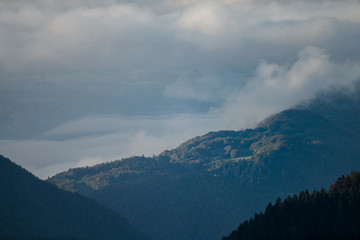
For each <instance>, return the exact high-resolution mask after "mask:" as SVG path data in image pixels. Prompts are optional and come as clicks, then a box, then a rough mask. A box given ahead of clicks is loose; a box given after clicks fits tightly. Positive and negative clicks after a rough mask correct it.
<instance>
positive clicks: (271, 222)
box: [223, 171, 360, 240]
mask: <svg viewBox="0 0 360 240" xmlns="http://www.w3.org/2000/svg"><path fill="white" fill-rule="evenodd" d="M359 238H360V173H359V172H357V171H354V172H352V173H351V174H350V175H349V176H347V177H344V176H342V177H341V178H339V179H338V180H337V181H336V183H335V184H333V185H332V186H331V187H330V190H329V191H328V192H326V191H325V190H324V189H322V190H321V191H320V192H319V191H314V192H313V193H312V194H310V193H309V191H308V190H305V191H302V192H300V194H299V195H298V196H297V195H296V194H294V195H293V196H288V197H287V198H286V199H285V200H284V201H281V200H280V198H278V199H277V201H276V203H275V205H274V206H273V205H272V204H271V203H269V205H268V206H267V208H266V210H265V212H264V213H260V214H255V216H254V218H251V219H250V220H249V221H245V222H243V223H242V224H241V225H240V226H239V227H238V229H237V230H236V231H233V232H232V233H231V234H230V235H229V236H228V237H226V238H223V240H246V239H255V240H256V239H269V240H271V239H274V240H275V239H276V240H278V239H359Z"/></svg>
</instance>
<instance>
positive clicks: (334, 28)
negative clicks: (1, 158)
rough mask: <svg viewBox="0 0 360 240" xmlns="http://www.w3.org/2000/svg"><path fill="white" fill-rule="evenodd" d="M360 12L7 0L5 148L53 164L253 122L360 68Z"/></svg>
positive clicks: (1, 114)
mask: <svg viewBox="0 0 360 240" xmlns="http://www.w3.org/2000/svg"><path fill="white" fill-rule="evenodd" d="M359 12H360V3H359V1H355V0H345V1H322V0H319V1H287V0H284V1H282V0H278V1H270V0H255V1H250V0H224V1H217V0H208V1H206V0H149V1H141V0H134V1H128V0H119V1H114V0H104V1H95V0H90V1H86V3H84V2H83V1H70V0H64V1H42V0H34V1H24V0H17V1H10V0H9V1H6V0H4V1H1V2H0V35H1V38H0V83H1V84H0V102H1V103H0V123H1V124H0V133H1V134H2V136H3V140H1V142H0V151H1V153H3V154H5V155H9V156H10V157H11V158H12V159H13V160H15V161H17V162H19V163H22V164H23V165H24V166H27V167H29V169H33V171H34V172H35V173H37V174H39V175H41V176H42V177H47V175H49V174H50V175H51V174H54V173H55V172H56V171H59V170H64V168H67V167H70V166H71V167H74V166H76V164H80V165H83V164H86V163H91V162H97V161H108V160H113V159H115V158H120V157H126V156H129V155H133V154H150V155H151V154H153V153H155V154H157V153H159V152H160V151H162V150H164V149H165V148H172V147H175V146H176V145H177V144H180V143H181V142H182V141H184V140H186V139H188V138H190V137H193V136H194V135H199V134H203V133H206V132H207V131H210V130H219V129H239V128H243V127H245V126H249V124H252V123H255V122H257V121H260V120H261V119H262V118H263V117H266V116H268V115H269V114H272V113H275V112H277V111H280V110H282V109H284V108H287V107H290V106H292V105H294V104H296V103H298V102H299V101H302V100H305V99H307V98H310V97H311V96H313V95H314V94H315V93H316V92H317V91H321V90H323V89H326V88H328V87H329V86H332V85H346V84H348V83H349V82H351V81H352V80H354V79H356V78H358V77H359V75H360V73H359V70H358V69H360V68H359V62H360V48H359V47H358V42H359V39H360V15H359ZM308 46H313V47H308ZM297 53H298V55H297ZM34 76H35V77H34ZM153 99H155V100H153ZM197 105H198V106H199V107H197ZM169 112H170V113H173V115H170V114H166V113H169ZM184 112H185V113H186V114H181V113H184ZM111 114H112V115H111ZM114 114H118V115H114ZM50 115H51V117H49V119H50V120H51V121H53V123H52V124H49V123H48V122H46V121H44V122H45V123H46V124H43V121H41V120H43V119H44V118H46V117H47V116H50ZM129 115H131V117H130V116H129ZM144 115H145V116H144ZM149 115H151V117H150V116H149ZM50 120H49V121H50ZM39 126H43V127H42V128H41V127H39ZM32 129H37V131H35V132H36V133H37V134H35V136H34V135H31V134H30V135H31V136H32V137H33V138H32V139H28V140H21V139H20V140H19V141H9V140H4V139H6V138H7V135H6V134H5V133H7V132H11V131H14V132H17V133H21V132H26V131H28V132H31V130H32ZM38 129H40V130H38ZM39 132H41V133H39ZM25 135H26V134H25ZM26 136H28V135H26ZM39 139H41V140H39Z"/></svg>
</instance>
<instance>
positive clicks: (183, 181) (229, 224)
mask: <svg viewBox="0 0 360 240" xmlns="http://www.w3.org/2000/svg"><path fill="white" fill-rule="evenodd" d="M358 149H360V87H359V84H355V85H354V87H353V89H352V90H349V89H341V90H339V89H336V90H334V91H331V92H326V93H323V94H321V95H319V96H318V97H317V98H315V99H313V100H312V101H310V102H307V103H304V104H302V105H299V106H297V107H295V108H293V109H289V110H286V111H283V112H280V113H278V114H275V115H273V116H271V117H269V118H267V119H265V120H264V121H263V122H261V123H260V124H259V125H258V126H257V127H256V128H254V129H246V130H241V131H220V132H210V133H208V134H206V135H204V136H199V137H195V138H193V139H191V140H189V141H187V142H185V143H183V144H182V145H180V146H179V147H178V148H176V149H173V150H167V151H164V152H163V153H161V154H160V155H159V156H155V157H151V158H146V157H131V158H126V159H122V160H118V161H114V162H110V163H105V164H100V165H96V166H94V167H86V168H77V169H70V170H69V171H67V172H63V173H60V174H58V175H56V176H54V177H52V178H51V179H49V181H50V182H51V183H54V184H56V185H57V186H58V187H60V188H62V189H65V190H68V191H72V192H78V193H81V194H83V195H87V196H89V197H91V198H93V199H96V200H97V201H99V202H100V203H102V204H104V205H105V206H108V207H110V208H111V209H113V210H115V211H118V212H120V213H122V214H123V215H124V216H125V218H127V219H128V220H129V221H130V222H131V223H132V224H134V226H136V227H137V228H138V229H140V230H141V231H143V232H145V233H146V234H148V235H150V236H151V237H152V238H153V239H175V240H176V239H220V238H221V236H223V235H226V234H228V233H229V232H230V231H232V230H233V229H234V228H235V227H236V225H238V224H239V223H240V222H241V221H243V220H245V219H247V218H249V217H250V216H251V215H252V214H253V213H254V212H256V211H260V210H261V209H263V208H264V206H265V205H266V204H267V202H268V201H269V200H271V199H274V198H275V197H277V196H282V197H283V196H287V195H288V194H291V193H294V192H298V191H300V190H301V189H305V188H307V189H310V190H311V189H314V188H320V187H322V186H327V185H329V184H330V183H331V182H333V181H335V179H336V178H337V177H338V176H341V175H342V174H345V173H347V172H350V171H352V170H356V169H360V152H359V151H358Z"/></svg>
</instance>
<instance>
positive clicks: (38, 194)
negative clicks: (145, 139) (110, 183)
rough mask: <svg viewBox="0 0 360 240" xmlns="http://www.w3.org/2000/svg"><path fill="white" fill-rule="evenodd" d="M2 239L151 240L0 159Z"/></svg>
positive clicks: (86, 201) (116, 216) (89, 201)
mask: <svg viewBox="0 0 360 240" xmlns="http://www.w3.org/2000/svg"><path fill="white" fill-rule="evenodd" d="M0 239H19V240H20V239H24V240H25V239H26V240H28V239H34V240H35V239H46V240H55V239H56V240H59V239H62V240H67V239H68V240H70V239H71V240H74V239H79V240H80V239H84V240H85V239H87V240H104V239H109V240H111V239H114V240H115V239H116V240H118V239H124V240H125V239H128V240H133V239H136V240H145V239H148V238H146V237H145V236H144V235H142V234H141V233H139V232H138V231H136V230H135V229H134V228H133V227H132V226H131V225H130V224H129V223H128V222H127V221H126V220H125V219H124V218H123V217H121V216H120V215H119V214H117V213H115V212H113V211H111V210H110V209H108V208H106V207H104V206H102V205H100V204H99V203H97V202H95V201H94V200H92V199H88V198H86V197H83V196H81V195H79V194H76V193H70V192H66V191H64V190H60V189H58V188H57V187H56V186H54V185H52V184H50V183H48V182H46V181H42V180H40V179H38V178H36V177H35V176H33V175H32V174H31V173H29V172H27V171H26V170H25V169H23V168H21V167H20V166H18V165H16V164H15V163H13V162H11V161H10V160H9V159H7V158H5V157H3V156H1V155H0Z"/></svg>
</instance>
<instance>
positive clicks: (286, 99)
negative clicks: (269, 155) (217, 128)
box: [216, 47, 360, 128]
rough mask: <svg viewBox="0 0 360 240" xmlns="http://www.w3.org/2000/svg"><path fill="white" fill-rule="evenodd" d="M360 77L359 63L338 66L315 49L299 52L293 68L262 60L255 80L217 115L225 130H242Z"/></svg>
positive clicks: (347, 84) (231, 99)
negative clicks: (248, 125) (246, 126)
mask: <svg viewBox="0 0 360 240" xmlns="http://www.w3.org/2000/svg"><path fill="white" fill-rule="evenodd" d="M359 77H360V63H356V62H350V61H346V62H343V63H336V62H333V61H331V59H330V58H329V55H327V54H326V53H325V52H324V51H323V50H321V49H319V48H316V47H306V48H304V49H303V50H302V51H300V52H299V53H298V59H297V61H296V62H294V63H293V64H292V65H290V66H288V65H278V64H275V63H267V62H265V61H263V62H262V63H261V64H260V65H259V66H258V68H257V70H256V75H255V77H254V78H253V79H252V80H251V81H249V82H248V85H247V86H246V87H244V88H242V89H241V90H240V91H238V92H236V93H234V94H232V95H231V96H230V97H229V98H228V99H227V100H226V102H225V104H224V106H223V108H222V109H220V110H216V111H219V112H218V114H219V115H220V116H222V121H221V124H223V125H222V126H223V128H239V127H242V126H245V125H246V124H251V123H253V124H254V123H257V122H259V121H261V120H262V119H263V118H265V117H267V116H269V115H271V114H273V113H276V112H279V111H281V110H284V109H287V108H290V107H293V106H294V105H296V104H298V103H300V102H302V101H305V100H308V99H310V98H312V97H314V96H315V95H316V93H318V92H320V91H326V90H327V89H329V88H332V87H336V86H338V87H339V86H345V87H346V86H350V85H351V83H353V82H354V81H355V80H358V79H359Z"/></svg>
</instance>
